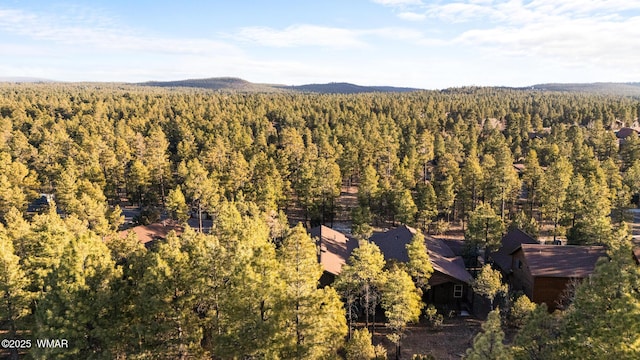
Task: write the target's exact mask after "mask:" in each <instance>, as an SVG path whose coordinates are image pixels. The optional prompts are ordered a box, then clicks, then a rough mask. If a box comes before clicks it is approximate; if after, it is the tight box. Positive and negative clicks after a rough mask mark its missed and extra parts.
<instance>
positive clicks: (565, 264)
mask: <svg viewBox="0 0 640 360" xmlns="http://www.w3.org/2000/svg"><path fill="white" fill-rule="evenodd" d="M510 255H511V271H512V276H511V277H510V283H511V289H512V290H514V291H518V290H521V291H523V292H524V293H525V294H526V295H527V296H528V297H529V299H531V301H533V302H535V303H537V304H541V303H545V304H547V307H548V308H549V310H550V311H552V310H555V309H556V308H559V307H561V303H562V300H563V299H562V297H563V296H564V294H565V291H566V290H567V288H568V286H570V285H571V283H572V282H576V281H580V280H582V279H584V278H586V277H588V276H589V275H590V274H591V273H592V272H593V270H594V269H595V266H596V262H597V261H598V259H600V258H602V257H606V256H607V253H606V250H605V248H604V247H603V246H571V245H566V246H562V245H540V244H528V243H523V244H522V245H520V246H518V247H517V248H516V249H515V250H513V251H512V252H511V254H510Z"/></svg>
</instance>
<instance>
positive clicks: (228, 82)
mask: <svg viewBox="0 0 640 360" xmlns="http://www.w3.org/2000/svg"><path fill="white" fill-rule="evenodd" d="M136 85H142V86H157V87H190V88H201V89H211V90H219V91H239V92H306V93H309V92H311V93H323V94H360V93H370V92H410V91H419V90H421V89H415V88H408V87H393V86H361V85H355V84H350V83H346V82H335V83H333V82H332V83H327V84H307V85H292V86H287V85H276V84H256V83H252V82H249V81H246V80H243V79H240V78H235V77H218V78H207V79H188V80H176V81H148V82H144V83H138V84H136Z"/></svg>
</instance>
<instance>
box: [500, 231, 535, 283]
mask: <svg viewBox="0 0 640 360" xmlns="http://www.w3.org/2000/svg"><path fill="white" fill-rule="evenodd" d="M522 244H538V242H537V241H536V239H534V238H532V237H531V236H529V234H527V233H525V232H524V231H522V230H520V229H512V230H509V232H508V233H507V234H506V235H505V236H503V237H502V245H500V248H499V249H498V251H496V252H493V253H491V254H490V255H489V257H490V258H491V259H492V260H493V262H494V263H495V264H496V265H498V266H499V267H500V269H502V271H504V272H506V273H508V272H509V271H510V270H511V253H512V252H514V251H515V250H516V249H518V247H520V245H522Z"/></svg>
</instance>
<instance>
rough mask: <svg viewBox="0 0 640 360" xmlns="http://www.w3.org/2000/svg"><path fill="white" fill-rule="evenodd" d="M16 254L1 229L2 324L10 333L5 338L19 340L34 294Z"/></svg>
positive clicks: (0, 304) (0, 288)
mask: <svg viewBox="0 0 640 360" xmlns="http://www.w3.org/2000/svg"><path fill="white" fill-rule="evenodd" d="M19 260H20V258H18V256H16V255H15V254H14V251H13V244H12V242H11V239H10V238H9V236H8V234H7V233H6V232H5V229H4V228H2V227H0V322H2V323H3V324H5V326H6V328H5V329H6V330H8V332H7V333H6V334H5V335H4V337H3V338H6V339H18V331H19V330H23V329H25V328H26V326H25V325H26V324H25V320H26V319H27V317H28V316H29V313H30V311H29V306H30V304H31V299H32V297H33V294H32V293H30V292H29V291H27V286H28V285H29V281H28V279H27V277H26V274H25V272H24V271H23V270H22V267H21V266H20V263H19ZM10 353H11V359H18V352H17V349H11V350H10Z"/></svg>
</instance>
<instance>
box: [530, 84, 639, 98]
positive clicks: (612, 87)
mask: <svg viewBox="0 0 640 360" xmlns="http://www.w3.org/2000/svg"><path fill="white" fill-rule="evenodd" d="M523 89H533V90H542V91H569V92H588V93H601V94H615V95H632V96H640V82H627V83H613V82H600V83H584V84H580V83H564V84H563V83H550V84H537V85H533V86H531V87H527V88H523Z"/></svg>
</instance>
